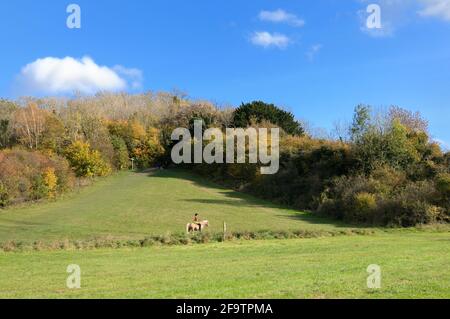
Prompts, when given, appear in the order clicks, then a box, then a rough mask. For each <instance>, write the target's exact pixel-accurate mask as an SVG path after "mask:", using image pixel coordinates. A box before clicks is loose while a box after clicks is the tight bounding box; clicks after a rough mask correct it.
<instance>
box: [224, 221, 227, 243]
mask: <svg viewBox="0 0 450 319" xmlns="http://www.w3.org/2000/svg"><path fill="white" fill-rule="evenodd" d="M226 238H227V223H226V222H223V241H225V240H226Z"/></svg>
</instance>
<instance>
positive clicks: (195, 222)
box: [192, 213, 202, 231]
mask: <svg viewBox="0 0 450 319" xmlns="http://www.w3.org/2000/svg"><path fill="white" fill-rule="evenodd" d="M192 222H193V223H194V224H196V225H198V228H199V230H200V231H201V230H202V224H201V223H200V219H199V218H198V214H197V213H196V214H195V215H194V218H192Z"/></svg>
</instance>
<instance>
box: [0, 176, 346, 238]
mask: <svg viewBox="0 0 450 319" xmlns="http://www.w3.org/2000/svg"><path fill="white" fill-rule="evenodd" d="M194 213H199V214H200V217H201V218H203V219H208V220H209V221H210V224H211V225H210V229H209V230H210V231H212V232H216V231H221V230H222V227H223V222H224V221H225V222H226V223H227V225H228V226H227V227H228V230H229V231H243V230H249V231H252V230H266V229H270V230H295V229H311V230H332V229H338V228H339V229H340V228H345V226H344V225H342V224H339V223H335V222H334V221H330V220H328V219H322V218H318V217H315V216H313V215H311V214H308V213H303V212H298V211H295V210H292V209H287V208H284V207H279V206H276V205H274V204H271V203H269V202H266V201H263V200H260V199H256V198H254V197H252V196H249V195H246V194H242V193H238V192H235V191H232V190H229V189H226V188H222V187H219V186H217V185H215V184H212V183H209V182H207V181H204V180H202V179H201V178H199V177H197V176H195V175H192V174H190V173H188V172H186V171H171V170H166V171H160V172H157V173H156V174H153V173H130V172H123V173H119V174H117V175H115V176H112V177H109V178H106V179H103V180H101V181H99V182H97V183H95V184H94V185H92V186H90V187H86V188H84V189H81V191H80V192H79V193H77V194H69V195H66V198H63V199H58V200H56V201H54V202H46V203H36V204H31V205H30V204H26V205H25V206H23V207H16V208H10V209H7V210H3V211H0V242H5V241H7V240H20V241H25V242H32V241H36V240H41V241H51V240H61V239H74V240H80V239H81V240H83V239H90V238H97V237H107V236H108V237H113V238H119V239H141V238H143V237H145V236H148V235H154V234H156V235H159V234H164V233H167V232H171V233H176V232H185V228H186V223H188V222H191V220H192V217H193V215H194Z"/></svg>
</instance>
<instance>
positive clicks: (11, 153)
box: [0, 150, 74, 206]
mask: <svg viewBox="0 0 450 319" xmlns="http://www.w3.org/2000/svg"><path fill="white" fill-rule="evenodd" d="M73 178H74V177H73V173H72V171H71V169H70V167H69V164H68V163H67V161H66V160H65V159H64V158H61V157H59V156H56V155H45V154H42V153H40V152H37V151H25V150H8V151H2V152H0V206H7V205H9V204H14V203H16V202H22V201H28V200H37V199H41V198H49V197H50V198H51V197H55V196H56V195H57V194H59V193H62V192H64V191H66V190H68V189H71V188H72V187H73Z"/></svg>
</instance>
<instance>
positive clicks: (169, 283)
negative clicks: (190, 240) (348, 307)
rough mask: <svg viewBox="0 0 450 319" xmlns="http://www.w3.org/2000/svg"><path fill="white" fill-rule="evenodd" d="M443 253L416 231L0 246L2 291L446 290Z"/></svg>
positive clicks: (436, 293)
mask: <svg viewBox="0 0 450 319" xmlns="http://www.w3.org/2000/svg"><path fill="white" fill-rule="evenodd" d="M449 256H450V237H449V236H448V234H446V233H420V232H419V233H413V232H408V233H404V234H378V235H374V236H342V237H333V238H320V239H300V240H275V241H274V240H268V241H245V242H229V243H223V244H206V245H199V246H173V247H152V248H138V249H128V248H123V249H119V250H111V249H100V250H92V251H57V252H32V253H11V254H0V265H1V271H0V298H13V297H16V298H24V297H26V298H44V297H45V298H94V297H95V298H449V297H450V285H449V284H450V273H449V265H450V257H449ZM69 264H78V265H79V266H80V267H81V289H76V290H70V289H68V288H66V278H67V276H68V274H67V273H66V268H67V265H69ZM370 264H377V265H379V266H380V267H381V276H382V280H381V289H379V290H371V289H368V288H367V284H366V280H367V276H368V273H367V272H366V269H367V266H368V265H370Z"/></svg>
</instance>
